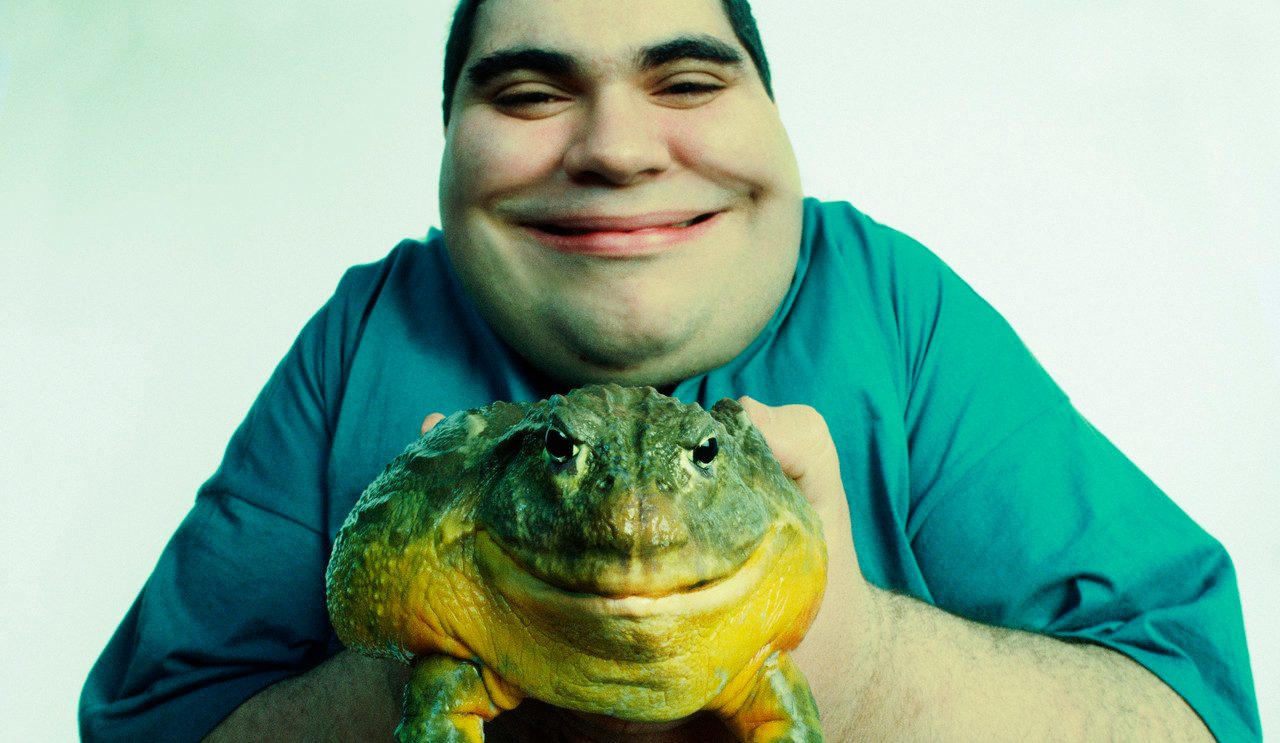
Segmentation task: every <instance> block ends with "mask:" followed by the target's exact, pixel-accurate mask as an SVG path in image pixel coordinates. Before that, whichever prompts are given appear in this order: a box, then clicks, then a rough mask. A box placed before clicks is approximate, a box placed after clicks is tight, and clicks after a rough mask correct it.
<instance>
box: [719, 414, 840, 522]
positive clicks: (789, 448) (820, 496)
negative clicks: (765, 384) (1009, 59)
mask: <svg viewBox="0 0 1280 743" xmlns="http://www.w3.org/2000/svg"><path fill="white" fill-rule="evenodd" d="M738 403H739V404H740V405H742V407H743V409H744V410H746V411H747V415H748V416H749V417H750V418H751V422H752V423H754V424H755V426H756V428H758V429H760V433H761V434H763V435H764V439H765V441H766V442H767V443H768V444H769V448H770V449H771V450H772V451H773V456H774V457H775V458H776V459H777V460H778V463H779V464H781V465H782V471H783V472H785V473H786V474H787V476H788V477H790V478H791V479H792V480H795V481H796V485H798V486H800V490H801V492H803V493H804V494H805V497H806V498H808V499H809V501H810V502H811V503H813V504H814V506H815V507H818V506H824V505H827V503H826V501H827V499H828V498H836V499H838V500H840V501H843V500H844V487H843V485H842V484H841V482H840V457H839V455H838V454H837V452H836V445H835V442H834V441H832V440H831V432H830V430H828V428H827V422H826V420H824V419H823V417H822V414H821V413H819V412H818V411H817V410H814V409H813V408H811V407H809V406H808V405H780V406H777V407H773V406H769V405H765V404H764V403H762V402H759V401H757V400H753V399H752V398H750V397H741V398H739V399H738Z"/></svg>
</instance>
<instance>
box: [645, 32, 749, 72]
mask: <svg viewBox="0 0 1280 743" xmlns="http://www.w3.org/2000/svg"><path fill="white" fill-rule="evenodd" d="M680 59H699V60H702V61H704V62H715V63H717V64H722V65H728V66H734V67H740V66H742V63H743V60H742V54H741V53H740V52H738V50H737V49H734V48H733V47H731V46H729V45H728V44H726V43H725V42H723V41H721V40H720V39H717V38H716V37H714V36H711V35H709V34H693V35H688V36H677V37H676V38H674V39H671V40H670V41H664V42H662V43H661V44H656V45H654V46H650V47H645V48H644V49H642V50H641V51H640V54H639V55H637V60H638V63H639V66H640V69H642V70H652V69H654V68H655V67H661V66H662V65H664V64H667V63H669V62H675V61H676V60H680Z"/></svg>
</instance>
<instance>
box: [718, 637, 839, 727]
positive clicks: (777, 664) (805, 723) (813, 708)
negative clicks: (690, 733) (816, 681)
mask: <svg viewBox="0 0 1280 743" xmlns="http://www.w3.org/2000/svg"><path fill="white" fill-rule="evenodd" d="M725 722H726V723H727V724H728V725H729V729H730V730H732V731H733V732H734V733H736V734H737V736H738V738H739V739H741V740H742V741H743V742H744V743H822V725H821V724H820V723H819V721H818V705H817V703H816V702H814V701H813V693H812V692H810V691H809V683H808V682H807V681H805V678H804V675H803V674H802V673H800V669H799V668H797V667H796V664H795V663H794V662H792V660H791V656H790V655H788V654H787V653H784V652H776V653H774V654H773V655H771V656H769V658H768V659H767V660H766V661H765V662H764V665H763V666H761V668H760V671H759V673H757V674H756V676H755V678H754V679H753V682H752V684H751V685H750V686H749V687H748V689H747V690H746V696H745V699H744V701H743V703H742V704H741V706H739V707H738V708H737V710H736V711H733V712H732V713H731V714H730V715H729V716H728V717H726V719H725Z"/></svg>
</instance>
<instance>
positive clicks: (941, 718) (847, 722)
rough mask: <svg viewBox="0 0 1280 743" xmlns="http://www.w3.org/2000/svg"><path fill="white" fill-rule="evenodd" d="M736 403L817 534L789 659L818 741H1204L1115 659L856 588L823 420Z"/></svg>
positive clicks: (1136, 669)
mask: <svg viewBox="0 0 1280 743" xmlns="http://www.w3.org/2000/svg"><path fill="white" fill-rule="evenodd" d="M743 404H744V406H745V407H746V408H747V410H748V412H749V413H750V415H751V417H752V419H753V421H754V422H755V423H756V425H757V426H758V427H759V428H760V429H761V431H762V432H763V433H764V434H765V437H766V438H767V439H768V441H769V445H770V447H771V448H772V449H773V452H774V454H775V455H776V456H777V457H778V459H779V461H780V462H781V463H782V465H783V469H784V470H786V471H787V474H788V475H790V476H791V477H792V478H794V479H795V480H796V482H797V484H798V485H799V486H800V487H801V489H802V490H803V491H804V493H805V495H806V496H807V497H808V498H809V500H810V502H812V503H813V504H814V507H815V508H816V509H817V510H818V512H819V515H821V516H822V519H823V525H824V528H825V530H826V534H827V544H828V550H829V551H830V554H829V558H828V559H829V560H830V569H829V574H830V576H831V577H830V580H829V582H828V587H827V595H826V597H825V598H824V600H823V605H822V609H821V611H820V613H819V615H818V617H817V619H816V621H815V622H814V625H813V627H812V628H811V629H810V631H809V634H808V635H807V637H806V638H805V641H804V643H803V644H802V645H801V646H800V647H799V648H798V649H797V650H796V651H795V658H796V661H797V663H798V664H799V665H800V667H801V669H802V670H803V671H804V672H805V675H806V676H807V678H808V679H809V683H810V685H811V687H812V689H813V692H814V696H815V697H816V698H817V701H818V709H819V710H820V711H821V713H822V720H823V728H824V729H825V731H826V736H827V739H828V740H832V741H859V740H867V741H886V740H1055V741H1059V740H1061V741H1067V740H1099V739H1102V740H1170V741H1182V740H1213V736H1212V735H1210V733H1209V731H1208V730H1207V729H1206V728H1205V726H1204V724H1203V723H1202V722H1201V720H1200V718H1199V717H1198V716H1197V715H1196V713H1195V712H1194V711H1193V710H1192V709H1191V708H1190V707H1189V706H1188V705H1187V704H1186V703H1185V702H1184V701H1183V700H1182V698H1181V697H1180V696H1178V695H1177V694H1176V693H1175V692H1174V691H1173V690H1172V689H1170V688H1169V687H1168V686H1167V685H1165V684H1164V682H1163V681H1161V680H1160V679H1158V678H1157V677H1155V676H1154V675H1152V674H1151V673H1149V672H1148V671H1147V670H1146V669H1145V668H1143V667H1142V666H1140V665H1138V664H1137V663H1135V662H1133V661H1132V660H1130V659H1129V658H1128V657H1126V656H1124V655H1122V654H1120V653H1118V652H1115V651H1113V650H1110V649H1108V648H1104V647H1101V646H1097V645H1091V644H1080V643H1071V642H1065V641H1063V640H1059V639H1056V638H1051V637H1045V636H1040V635H1036V634H1033V633H1028V632H1020V631H1016V630H1009V629H1003V628H997V627H990V626H986V625H982V624H978V623H975V622H970V621H968V620H965V619H961V618H959V617H956V616H953V615H951V614H948V613H946V612H945V611H942V610H941V609H938V608H935V607H933V606H930V605H928V604H925V603H923V602H919V601H916V600H914V599H911V598H908V597H904V596H899V595H895V594H892V593H890V592H887V591H882V590H880V589H878V588H875V587H873V586H871V585H869V584H868V583H866V582H865V581H864V580H863V579H862V574H861V571H860V570H859V568H858V563H857V557H856V554H855V553H854V551H853V544H852V542H851V541H850V540H849V538H848V535H849V533H850V531H849V509H848V504H847V502H846V500H845V497H844V486H843V484H842V483H841V480H840V467H839V459H838V457H837V454H836V449H835V445H834V443H833V442H832V440H831V436H830V434H829V433H828V432H827V428H826V424H825V422H824V421H823V420H822V417H821V416H820V415H818V413H817V412H816V411H814V410H813V409H812V408H808V407H804V406H784V407H780V408H769V407H766V406H763V405H760V404H759V403H756V402H754V401H751V400H747V399H744V400H743Z"/></svg>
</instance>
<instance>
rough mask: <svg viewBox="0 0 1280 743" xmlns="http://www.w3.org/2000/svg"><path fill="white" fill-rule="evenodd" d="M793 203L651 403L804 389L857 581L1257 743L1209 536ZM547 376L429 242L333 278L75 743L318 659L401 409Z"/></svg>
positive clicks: (185, 735) (839, 209) (890, 275)
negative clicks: (341, 532)
mask: <svg viewBox="0 0 1280 743" xmlns="http://www.w3.org/2000/svg"><path fill="white" fill-rule="evenodd" d="M804 209H805V212H804V236H803V242H802V246H801V251H800V257H799V260H798V263H797V266H796V274H795V278H794V279H793V281H792V284H791V288H790V291H789V292H788V294H787V295H786V297H785V299H784V300H783V303H782V304H781V306H780V307H779V308H778V310H777V312H776V313H775V314H774V317H773V318H772V320H771V321H770V323H769V325H768V326H767V327H766V328H765V329H764V331H762V332H761V334H760V336H759V337H758V338H756V339H755V341H754V342H753V343H752V344H751V345H750V346H749V347H748V348H747V349H745V350H744V351H743V352H742V353H741V354H739V356H738V357H737V358H735V359H734V360H733V361H732V362H730V363H729V364H727V365H725V366H723V367H721V368H718V369H714V370H712V371H709V372H707V373H706V374H703V375H700V376H697V377H694V378H691V379H687V380H684V381H683V382H681V383H680V384H679V385H678V386H677V388H676V389H675V392H674V394H675V396H677V397H679V398H681V399H682V400H685V401H696V402H698V403H701V404H702V405H703V406H705V407H709V406H710V405H711V404H713V403H714V402H715V401H716V400H718V399H720V398H722V397H738V396H740V395H744V394H747V395H751V396H752V397H754V398H756V399H758V400H760V401H762V402H765V403H769V404H773V405H778V404H784V403H806V404H808V405H812V406H813V407H815V408H816V409H817V410H818V411H819V412H821V413H822V415H823V416H824V417H825V418H826V421H827V423H828V425H829V426H830V429H831V432H832V435H833V437H834V438H835V441H836V444H837V447H838V448H839V452H840V462H841V474H842V475H843V480H844V484H845V489H846V495H847V498H848V501H849V508H850V512H851V516H852V523H853V534H852V538H853V540H854V544H855V547H856V550H857V553H858V560H859V563H860V565H861V568H862V571H863V573H864V575H865V576H866V578H867V579H868V580H869V581H871V582H872V583H874V584H876V585H878V586H881V587H884V588H890V589H894V590H896V591H900V592H903V593H906V594H910V595H912V596H915V597H918V598H920V599H922V600H924V601H927V602H930V603H932V604H935V605H937V606H939V607H941V608H943V609H946V610H947V611H950V612H952V613H955V614H959V615H962V616H965V617H969V618H971V619H974V620H977V621H980V622H985V623H988V624H994V625H1001V626H1005V627H1016V628H1022V629H1027V630H1031V631H1035V632H1040V633H1046V634H1051V635H1055V636H1059V637H1064V638H1076V639H1081V640H1087V641H1090V642H1094V643H1100V644H1103V645H1106V646H1108V647H1111V648H1114V649H1116V650H1118V651H1120V652H1122V653H1125V654H1126V655H1128V656H1130V657H1132V658H1133V659H1135V660H1136V661H1138V662H1139V663H1141V664H1142V665H1144V666H1146V667H1147V668H1148V669H1150V670H1151V671H1153V672H1154V673H1155V674H1156V675H1158V676H1159V677H1160V678H1162V679H1164V681H1165V682H1166V683H1168V684H1169V685H1170V686H1171V687H1173V688H1174V689H1175V690H1177V691H1178V692H1179V693H1180V694H1181V695H1182V696H1183V697H1184V698H1185V699H1186V700H1187V701H1188V702H1189V703H1190V704H1191V705H1192V706H1193V707H1194V708H1195V709H1196V711H1197V712H1198V713H1199V714H1200V715H1201V717H1203V718H1204V720H1205V721H1206V722H1207V723H1208V725H1209V726H1210V728H1211V729H1212V730H1213V732H1214V733H1215V734H1216V735H1217V736H1218V738H1219V739H1220V740H1224V741H1225V740H1230V741H1236V740H1256V739H1258V738H1259V737H1260V730H1259V721H1258V714H1257V706H1256V701H1255V699H1254V692H1253V684H1252V678H1251V675H1250V670H1249V661H1248V655H1247V651H1246V646H1245V638H1244V629H1243V621H1242V618H1241V613H1240V600H1239V595H1238V591H1237V587H1236V581H1235V576H1234V572H1233V570H1232V567H1231V563H1230V559H1229V558H1228V556H1227V553H1226V552H1225V551H1224V550H1223V548H1222V546H1221V545H1220V544H1219V543H1218V542H1216V541H1215V540H1214V539H1213V538H1211V537H1210V536H1208V535H1207V534H1206V533H1205V532H1204V531H1203V530H1201V529H1200V528H1199V527H1198V526H1196V524H1195V523H1193V522H1192V521H1191V520H1190V519H1189V518H1188V517H1187V516H1186V515H1185V514H1184V513H1183V512H1182V511H1181V510H1179V509H1178V507H1177V506H1175V505H1174V504H1173V502H1172V501H1170V500H1169V499H1168V498H1167V497H1166V496H1165V495H1164V494H1163V493H1161V492H1160V490H1159V489H1158V488H1156V487H1155V486H1154V485H1153V484H1152V483H1151V482H1150V480H1148V479H1147V478H1146V477H1145V476H1144V475H1143V474H1142V473H1141V472H1140V471H1139V470H1138V469H1137V468H1136V467H1134V465H1133V464H1132V463H1130V462H1129V461H1128V460H1127V459H1126V458H1125V457H1124V455H1122V454H1121V453H1120V452H1119V451H1117V450H1116V449H1115V447H1113V446H1112V445H1111V444H1110V443H1109V442H1108V441H1107V440H1106V439H1105V438H1104V437H1103V436H1102V435H1101V434H1100V433H1098V431H1096V430H1095V429H1094V428H1093V427H1092V426H1090V425H1089V423H1088V422H1086V421H1085V420H1084V419H1083V418H1082V417H1081V416H1080V415H1079V413H1077V412H1076V411H1075V410H1074V408H1073V407H1072V406H1071V403H1070V401H1069V400H1068V399H1067V397H1066V395H1064V394H1063V393H1062V391H1061V390H1060V389H1059V388H1058V387H1057V385H1055V384H1054V382H1053V381H1052V380H1051V379H1050V378H1049V376H1048V375H1047V374H1046V373H1045V372H1044V370H1043V369H1042V368H1041V367H1040V365H1039V364H1038V363H1037V362H1036V360H1035V359H1034V358H1033V357H1032V355H1031V354H1030V353H1029V352H1028V351H1027V349H1026V348H1025V347H1024V346H1023V344H1022V343H1021V342H1020V341H1019V340H1018V338H1017V337H1016V335H1015V334H1014V332H1013V331H1012V330H1011V329H1010V327H1009V326H1008V324H1007V323H1006V322H1005V321H1004V320H1003V319H1002V318H1001V317H1000V316H999V315H998V314H997V313H996V312H995V311H994V310H993V309H992V308H991V307H990V306H989V305H988V304H986V303H985V302H984V301H983V300H982V299H981V298H980V297H979V296H978V295H977V294H975V293H974V292H973V291H972V290H971V289H970V288H969V287H968V286H967V285H966V284H965V283H964V282H963V281H962V280H960V279H959V278H958V277H957V276H956V275H955V274H954V273H952V272H951V271H950V270H949V269H948V268H947V267H946V266H945V265H943V263H942V262H941V261H939V260H938V259H937V257H935V256H934V255H933V254H932V253H930V252H929V251H928V250H926V249H925V248H924V247H922V246H921V245H919V244H918V243H916V242H915V241H914V240H912V239H910V238H909V237H907V236H905V235H903V234H902V233H899V232H896V231H894V230H892V229H890V228H888V227H885V226H883V225H880V224H878V223H876V222H874V221H873V220H871V219H870V218H868V217H866V216H865V215H863V214H861V213H859V212H858V211H856V210H855V209H854V208H853V207H851V206H849V205H848V204H842V203H820V202H817V201H814V200H812V199H810V200H806V202H805V206H804ZM560 391H563V390H562V389H560V388H559V387H558V386H557V385H556V384H554V383H553V382H551V381H550V380H548V379H547V378H545V377H544V376H542V375H540V374H539V373H538V372H537V371H536V370H534V369H532V368H531V367H530V366H529V365H528V364H527V363H525V362H524V361H523V360H522V359H521V358H520V357H519V356H517V355H516V354H515V353H513V352H512V351H511V350H510V349H509V348H508V347H507V346H505V345H504V344H503V343H502V342H501V341H500V340H499V339H498V338H497V336H495V335H494V334H493V332H492V331H491V330H490V329H489V328H488V326H487V325H486V324H485V322H484V321H483V320H482V319H481V318H480V316H479V315H478V314H477V313H476V311H475V308H474V306H473V305H472V304H471V302H470V300H469V299H468V297H467V296H466V295H465V294H464V292H463V291H462V289H461V287H460V286H459V284H458V282H457V279H456V276H455V275H454V273H453V271H452V268H451V267H450V265H449V261H448V258H447V255H446V254H445V251H444V249H443V238H442V236H441V235H440V234H439V233H438V232H433V233H432V234H431V235H429V236H428V237H427V239H426V240H425V241H405V242H403V243H401V244H400V245H398V246H397V247H396V248H395V250H393V251H392V252H391V254H390V255H388V256H387V257H386V258H385V259H383V260H382V261H379V262H377V263H374V264H370V265H365V266H357V267H355V268H353V269H351V270H350V271H349V272H348V273H347V274H346V276H345V277H344V278H343V280H342V281H341V283H340V284H339V285H338V289H337V291H336V292H335V293H334V296H333V298H332V299H331V300H330V301H329V302H328V303H327V304H326V305H325V306H324V307H323V308H321V310H320V311H319V312H318V313H317V314H316V315H315V317H313V318H312V320H311V321H310V322H309V323H308V324H307V326H306V327H305V328H304V329H303V331H302V333H301V334H300V335H299V337H298V339H297V341H296V342H295V344H294V345H293V347H292V348H291V349H290V351H289V353H288V354H287V355H286V356H285V358H284V360H283V361H281V363H280V365H279V366H278V367H277V369H276V370H275V372H274V374H273V375H272V376H271V379H270V380H269V381H268V383H267V385H266V387H265V388H264V389H263V391H262V393H261V394H260V395H259V397H258V399H257V401H256V402H255V403H254V405H253V407H252V409H251V410H250V411H249V414H248V416H247V417H246V419H245V421H244V422H243V424H241V426H240V427H239V429H238V430H237V431H236V433H235V434H234V436H233V437H232V439H231V442H230V444H229V445H228V447H227V451H226V455H225V457H224V459H223V462H222V464H221V466H220V467H219V469H218V470H217V472H216V473H215V474H214V475H213V477H212V478H211V479H210V480H209V481H208V482H206V483H205V484H204V486H203V487H202V488H201V489H200V491H199V493H198V495H197V497H196V501H195V504H194V506H193V508H192V510H191V512H190V513H189V514H188V516H187V517H186V519H185V520H184V521H183V522H182V524H181V525H180V526H179V528H178V530H177V532H176V533H175V534H174V536H173V538H172V539H171V541H170V542H169V544H168V546H167V547H166V548H165V550H164V552H163V554H162V555H161V556H160V559H159V562H158V564H157V565H156V568H155V571H154V572H153V574H152V575H151V577H150V578H149V579H148V581H147V583H146V585H145V586H144V588H143V590H142V592H141V593H140V595H139V596H138V599H137V600H136V601H135V603H134V605H133V607H132V608H131V609H130V611H129V613H128V614H127V615H126V616H125V618H124V621H123V622H122V623H121V625H120V627H119V629H117V631H116V633H115V635H114V636H113V637H112V639H111V641H110V643H109V644H108V645H107V647H106V649H105V650H104V651H103V654H102V656H101V657H100V658H99V660H98V662H97V664H96V665H95V666H94V668H93V670H92V672H91V673H90V676H89V678H88V680H87V682H86V684H85V687H84V691H83V695H82V698H81V706H80V722H81V733H82V736H83V739H84V740H86V741H115V740H121V741H124V740H129V741H135V740H166V741H183V740H193V741H194V740H198V739H200V738H201V737H202V736H203V735H205V734H206V733H207V732H208V731H209V730H211V729H212V728H213V727H214V726H216V725H217V723H218V722H219V721H221V720H222V719H223V718H224V717H225V716H226V715H227V714H229V713H230V712H231V711H232V710H234V709H235V708H236V707H237V706H238V705H239V704H241V703H242V702H243V701H244V700H246V699H248V698H249V697H251V696H253V695H254V694H255V693H257V692H258V691H260V690H261V689H263V688H265V687H266V686H268V685H270V684H272V683H274V682H276V681H279V680H280V679H282V678H284V677H286V676H290V675H296V674H298V673H301V672H304V671H306V670H308V669H310V668H312V667H314V666H316V665H318V664H319V663H320V662H322V661H323V660H324V659H325V658H327V657H328V656H330V655H332V654H333V653H335V652H337V651H338V650H340V649H341V646H340V644H339V643H338V641H337V639H336V637H335V636H334V635H333V631H332V629H331V627H330V626H329V621H328V614H327V612H326V610H325V598H324V569H325V565H326V564H327V562H328V558H329V551H330V547H331V545H332V542H333V538H334V535H335V534H336V533H337V530H338V528H339V527H340V526H341V524H342V522H343V520H344V518H345V517H346V514H347V512H348V510H350V508H351V506H352V505H353V504H354V502H355V500H356V498H357V497H358V496H359V494H360V492H361V491H362V490H363V489H364V487H365V485H367V484H368V483H369V482H370V481H371V480H372V479H373V478H374V476H375V475H376V474H377V473H378V472H379V471H381V469H382V467H383V466H384V465H385V464H386V463H387V462H388V461H390V459H391V458H392V457H394V456H395V455H396V454H398V453H399V452H400V451H401V450H402V449H403V448H404V447H405V445H406V444H408V443H409V442H410V441H411V440H413V439H414V438H415V437H416V436H417V432H418V427H419V425H420V423H421V421H422V418H423V416H424V415H425V414H426V413H428V412H431V411H441V412H446V413H447V412H452V411H454V410H459V409H463V408H471V407H477V406H481V405H486V404H488V403H490V402H492V401H494V400H514V401H527V400H537V399H541V398H544V397H547V396H548V395H550V394H552V393H554V392H560ZM841 577H842V576H839V575H832V576H831V577H830V579H831V580H833V581H837V580H840V579H841ZM846 577H847V576H846Z"/></svg>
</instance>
